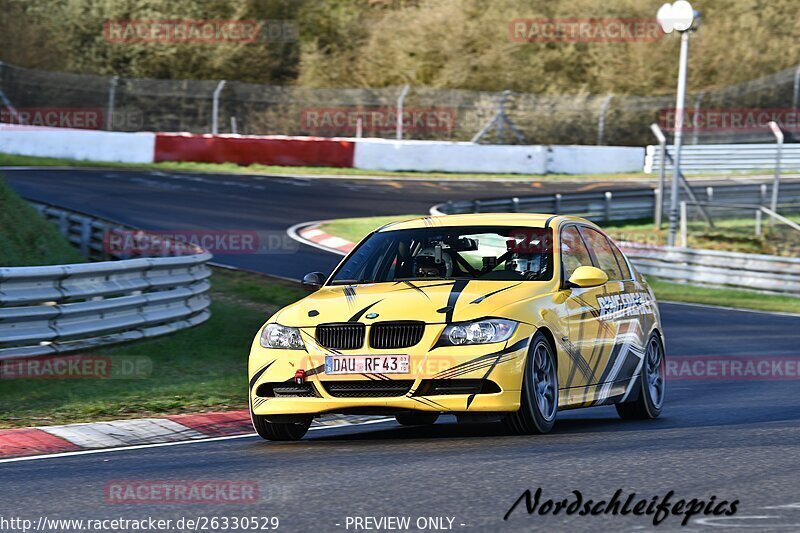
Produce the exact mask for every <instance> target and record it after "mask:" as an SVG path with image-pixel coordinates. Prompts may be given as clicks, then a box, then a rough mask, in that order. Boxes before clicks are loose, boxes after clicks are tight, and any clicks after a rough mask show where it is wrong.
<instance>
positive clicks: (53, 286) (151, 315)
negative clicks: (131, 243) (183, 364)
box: [0, 204, 211, 359]
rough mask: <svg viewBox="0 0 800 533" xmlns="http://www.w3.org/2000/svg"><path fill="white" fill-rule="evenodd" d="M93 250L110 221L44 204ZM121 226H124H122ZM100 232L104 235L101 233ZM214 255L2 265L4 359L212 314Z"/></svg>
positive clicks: (182, 324) (149, 331)
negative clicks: (82, 262)
mask: <svg viewBox="0 0 800 533" xmlns="http://www.w3.org/2000/svg"><path fill="white" fill-rule="evenodd" d="M36 207H37V208H38V209H39V210H40V211H41V212H44V213H45V214H46V215H47V216H48V218H50V219H51V220H58V221H59V226H60V228H61V231H62V232H63V233H64V234H65V235H66V236H67V237H68V238H69V239H70V240H71V241H72V242H75V243H76V244H79V245H80V246H81V247H82V249H83V250H84V251H85V252H88V253H87V255H90V256H91V255H95V256H96V255H97V253H98V247H100V248H101V249H102V239H103V237H102V233H100V229H101V228H103V231H106V230H111V229H114V225H113V224H112V223H110V222H106V221H99V220H92V219H90V218H89V217H86V216H85V215H81V214H78V213H72V212H69V211H66V210H58V209H57V208H54V207H52V206H46V205H41V204H39V205H37V206H36ZM117 229H119V228H118V227H117ZM98 237H99V239H98ZM210 259H211V254H209V253H207V252H203V251H200V252H199V253H194V254H191V255H182V256H174V257H157V258H153V257H150V258H148V257H142V258H137V259H128V260H121V261H104V262H98V263H86V264H74V265H57V266H35V267H6V268H0V359H8V358H16V357H29V356H34V355H46V354H53V353H61V352H67V351H74V350H79V349H84V348H90V347H95V346H101V345H106V344H112V343H118V342H125V341H132V340H137V339H143V338H149V337H154V336H157V335H163V334H166V333H172V332H174V331H178V330H180V329H183V328H188V327H191V326H195V325H197V324H200V323H202V322H204V321H205V320H207V319H208V318H209V317H210V316H211V315H210V311H209V310H208V307H209V305H210V300H209V297H208V295H207V292H208V290H209V289H210V287H211V284H210V282H209V277H210V276H211V271H210V269H209V268H208V266H207V264H206V263H207V262H208V261H209V260H210Z"/></svg>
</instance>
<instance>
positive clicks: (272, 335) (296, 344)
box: [261, 324, 306, 350]
mask: <svg viewBox="0 0 800 533" xmlns="http://www.w3.org/2000/svg"><path fill="white" fill-rule="evenodd" d="M261 346H263V347H264V348H282V349H284V350H304V349H305V347H306V345H305V344H303V339H301V338H300V330H299V329H297V328H287V327H286V326H281V325H280V324H267V325H266V326H264V329H262V330H261Z"/></svg>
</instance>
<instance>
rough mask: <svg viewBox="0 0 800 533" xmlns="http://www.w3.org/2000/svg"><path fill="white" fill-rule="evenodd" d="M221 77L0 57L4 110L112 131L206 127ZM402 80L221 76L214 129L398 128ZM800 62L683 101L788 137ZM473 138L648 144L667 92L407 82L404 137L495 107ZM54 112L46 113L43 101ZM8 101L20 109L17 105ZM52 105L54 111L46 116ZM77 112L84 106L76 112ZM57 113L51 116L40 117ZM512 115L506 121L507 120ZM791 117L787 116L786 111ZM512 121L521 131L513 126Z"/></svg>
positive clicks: (456, 135) (669, 99)
mask: <svg viewBox="0 0 800 533" xmlns="http://www.w3.org/2000/svg"><path fill="white" fill-rule="evenodd" d="M218 86H219V81H214V80H206V81H197V80H155V79H135V78H116V77H113V78H112V77H104V76H94V75H84V74H70V73H63V72H49V71H42V70H36V69H28V68H20V67H16V66H12V65H8V64H1V63H0V90H1V91H2V94H0V121H2V122H23V123H25V122H26V120H27V123H32V124H42V123H43V124H44V125H56V126H69V125H70V124H68V123H64V122H69V121H70V119H74V120H76V121H77V119H75V116H74V115H75V114H76V113H78V112H79V111H80V110H83V111H84V112H85V111H86V110H91V112H92V113H93V114H92V117H91V118H92V120H91V121H90V124H89V125H88V126H87V127H97V128H102V129H112V130H117V131H141V130H144V131H186V132H193V133H208V132H210V131H211V128H212V122H213V120H212V109H213V105H212V97H213V95H214V92H215V89H217V88H218ZM403 93H404V91H403V88H402V87H385V88H378V89H370V88H338V89H324V88H307V87H296V86H273V85H257V84H249V83H239V82H228V83H226V84H225V85H224V87H222V89H221V90H220V91H219V111H218V122H219V130H218V131H219V133H239V134H283V135H319V136H346V137H352V136H356V135H359V134H360V135H363V136H365V137H385V138H394V137H395V136H396V135H397V131H396V122H397V120H396V116H397V106H398V103H399V100H400V97H401V95H402V94H403ZM798 93H800V65H798V66H797V67H793V68H790V69H787V70H784V71H781V72H778V73H776V74H772V75H770V76H766V77H763V78H759V79H756V80H752V81H749V82H746V83H742V84H739V85H736V86H731V87H726V88H723V89H719V90H714V91H706V92H702V93H697V94H690V95H689V96H688V97H687V104H686V105H687V111H688V112H689V113H699V112H702V111H703V110H728V111H727V112H728V113H734V114H735V113H736V110H740V111H741V110H765V111H766V110H770V111H771V112H776V113H778V114H779V115H781V117H783V118H779V119H778V120H779V122H780V121H781V120H785V121H786V124H784V127H785V129H786V130H787V133H788V135H787V141H788V142H791V141H793V140H794V136H793V134H795V133H796V132H797V131H798V124H797V122H796V117H797V116H798V115H797V107H798ZM503 101H504V102H505V103H504V105H503V106H502V111H503V114H502V116H505V117H507V121H506V120H497V121H495V125H494V126H493V127H492V128H489V129H488V130H487V131H486V135H484V136H483V138H482V139H481V142H493V143H494V142H498V143H528V144H586V145H593V144H606V145H623V146H624V145H635V146H641V145H643V144H653V143H654V139H653V137H652V134H651V133H650V129H649V126H650V124H651V123H653V122H659V123H661V124H662V127H664V129H665V130H666V131H667V132H668V131H669V126H670V123H669V117H670V111H671V110H672V108H673V107H674V105H675V104H674V102H675V100H674V97H673V96H658V97H649V96H628V95H535V94H526V93H509V94H508V97H507V98H505V99H503V97H502V95H501V93H494V92H480V91H466V90H446V89H433V88H427V87H410V88H409V90H408V91H407V94H406V95H405V97H404V98H403V99H402V106H403V108H402V109H403V114H402V115H401V116H403V118H404V120H403V138H406V139H441V140H456V141H468V140H470V139H472V138H473V137H474V136H475V134H476V133H477V132H478V131H480V130H481V129H482V128H483V127H484V126H485V125H486V124H487V123H488V122H490V121H491V120H492V119H493V118H494V117H496V116H497V115H498V112H499V110H500V102H503ZM52 110H55V113H51V114H50V115H46V112H47V111H52ZM15 111H16V113H15ZM47 117H50V118H47ZM84 118H85V117H84ZM50 120H55V121H57V122H58V123H57V124H52V123H49V122H48V121H50ZM509 121H510V124H509ZM792 121H794V123H792ZM514 130H517V131H518V132H519V133H521V135H517V134H516V133H515V131H514ZM685 139H686V141H685V142H687V143H688V144H703V143H713V142H773V140H774V137H773V136H772V134H771V133H770V131H769V129H768V128H767V127H766V126H765V125H759V124H755V125H753V127H744V128H743V127H738V128H736V127H727V128H726V127H724V125H723V127H718V126H714V127H692V124H689V127H688V129H687V130H685Z"/></svg>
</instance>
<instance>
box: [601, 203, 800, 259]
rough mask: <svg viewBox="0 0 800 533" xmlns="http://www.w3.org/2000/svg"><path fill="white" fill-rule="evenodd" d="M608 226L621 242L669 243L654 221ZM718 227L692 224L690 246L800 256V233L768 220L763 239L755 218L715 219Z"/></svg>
mask: <svg viewBox="0 0 800 533" xmlns="http://www.w3.org/2000/svg"><path fill="white" fill-rule="evenodd" d="M713 215H714V214H713V213H712V216H713ZM787 218H789V219H790V220H793V221H794V222H800V215H787ZM604 226H605V227H604V229H605V230H606V232H607V233H608V234H609V235H610V236H611V237H612V238H614V239H615V240H618V241H633V242H641V243H647V244H659V245H663V244H666V243H667V224H666V223H665V224H664V227H663V228H662V229H660V230H657V229H655V228H654V227H653V223H652V221H642V222H640V223H628V224H606V225H604ZM714 226H715V227H713V228H711V227H709V226H708V225H707V224H706V223H704V222H702V221H693V222H689V223H688V225H687V230H688V231H687V235H688V245H689V247H690V248H703V249H706V250H725V251H729V252H742V253H750V254H768V255H783V256H790V257H797V256H798V255H800V232H798V231H796V230H793V229H791V228H789V227H787V226H785V225H783V224H779V223H776V224H775V226H774V227H770V226H769V225H768V223H767V221H766V218H765V220H764V223H763V226H762V228H763V231H764V234H763V235H762V236H761V237H757V236H756V235H755V221H754V218H752V217H751V218H737V219H719V218H715V220H714Z"/></svg>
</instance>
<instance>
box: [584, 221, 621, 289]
mask: <svg viewBox="0 0 800 533" xmlns="http://www.w3.org/2000/svg"><path fill="white" fill-rule="evenodd" d="M581 233H582V234H583V236H584V237H586V242H587V243H588V244H589V247H590V248H591V249H592V251H593V252H594V256H595V257H596V258H597V268H599V269H600V270H602V271H603V272H605V273H606V274H607V275H608V279H609V280H611V281H618V280H621V279H625V278H626V277H627V276H625V277H623V276H622V270H621V269H620V267H619V263H617V258H616V257H615V256H614V252H613V251H612V249H611V243H609V242H608V239H606V237H605V235H603V234H602V233H600V232H599V231H597V230H593V229H592V228H587V227H582V228H581Z"/></svg>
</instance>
